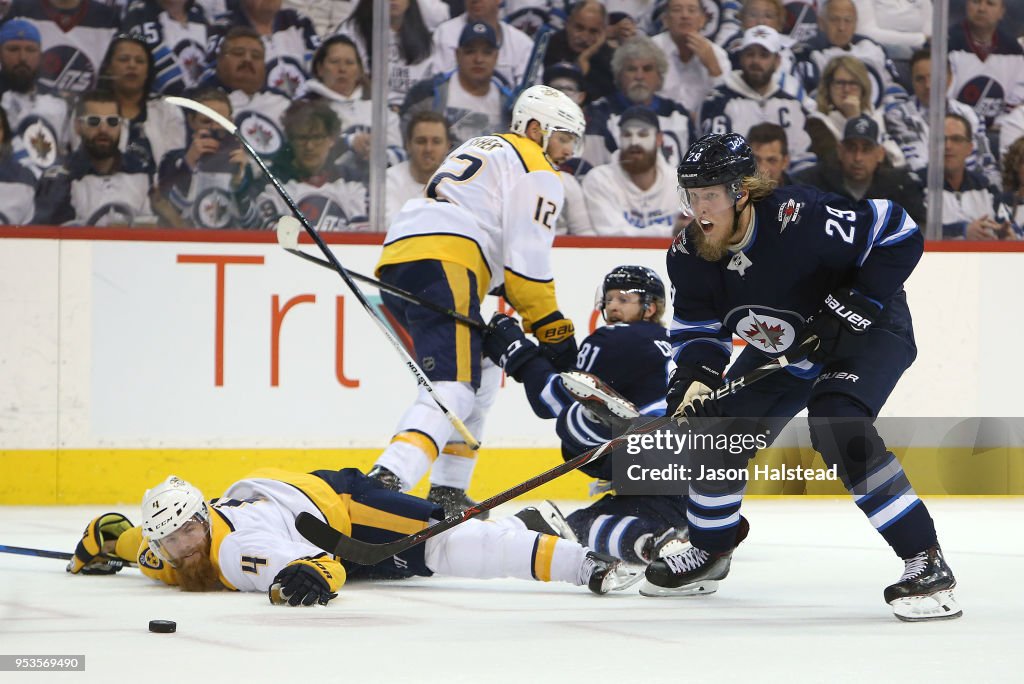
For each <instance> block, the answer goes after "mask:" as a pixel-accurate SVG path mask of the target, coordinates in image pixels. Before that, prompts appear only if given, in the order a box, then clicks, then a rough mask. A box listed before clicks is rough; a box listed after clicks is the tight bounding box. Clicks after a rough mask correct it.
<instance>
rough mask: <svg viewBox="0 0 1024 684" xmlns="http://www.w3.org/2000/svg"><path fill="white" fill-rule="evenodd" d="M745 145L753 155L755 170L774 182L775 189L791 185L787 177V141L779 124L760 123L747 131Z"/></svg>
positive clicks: (790, 179)
mask: <svg viewBox="0 0 1024 684" xmlns="http://www.w3.org/2000/svg"><path fill="white" fill-rule="evenodd" d="M746 137H747V144H748V145H750V150H751V152H753V153H754V160H755V161H756V162H757V170H758V171H760V172H761V173H763V174H764V175H766V176H768V177H769V178H771V179H772V180H773V181H775V184H776V186H777V187H781V186H785V185H792V184H793V179H792V178H791V177H790V175H789V171H787V169H788V168H789V139H788V138H787V137H786V129H785V128H783V127H782V126H780V125H779V124H774V123H760V124H757V125H756V126H751V128H750V130H749V131H747V136H746Z"/></svg>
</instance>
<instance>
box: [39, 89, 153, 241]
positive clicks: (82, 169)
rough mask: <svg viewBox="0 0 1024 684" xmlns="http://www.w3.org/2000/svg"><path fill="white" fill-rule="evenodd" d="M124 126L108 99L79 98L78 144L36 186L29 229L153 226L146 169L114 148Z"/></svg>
mask: <svg viewBox="0 0 1024 684" xmlns="http://www.w3.org/2000/svg"><path fill="white" fill-rule="evenodd" d="M123 125H124V123H123V121H122V119H121V113H120V110H119V108H118V104H117V99H116V98H115V97H114V96H113V95H111V94H110V93H107V92H105V91H102V90H94V91H90V92H88V93H83V94H82V95H81V96H80V97H79V98H78V103H77V104H76V105H75V134H76V135H77V136H78V138H79V139H80V140H81V141H82V142H81V144H80V145H79V147H78V149H77V150H75V151H74V152H73V153H72V154H71V155H70V156H69V157H68V158H67V160H65V162H64V163H63V164H58V165H56V166H53V167H51V168H49V169H47V171H46V173H44V174H43V177H42V178H41V179H40V180H39V187H38V189H37V190H36V212H35V217H34V218H33V223H37V224H41V225H51V226H53V225H61V224H68V225H77V226H130V225H132V224H134V223H136V222H139V221H152V220H153V216H152V214H153V212H152V208H151V206H150V202H149V195H150V187H151V184H152V178H151V175H150V173H149V172H148V171H147V169H146V164H145V162H144V161H143V160H142V159H140V158H139V157H136V156H135V155H134V154H132V153H131V152H127V153H122V152H121V151H120V150H119V149H118V148H117V141H118V139H119V138H120V136H121V127H122V126H123Z"/></svg>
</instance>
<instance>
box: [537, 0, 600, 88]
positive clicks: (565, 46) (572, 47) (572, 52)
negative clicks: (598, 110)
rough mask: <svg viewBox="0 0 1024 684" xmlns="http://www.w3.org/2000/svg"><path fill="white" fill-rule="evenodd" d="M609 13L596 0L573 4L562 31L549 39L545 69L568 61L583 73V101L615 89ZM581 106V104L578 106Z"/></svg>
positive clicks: (584, 0)
mask: <svg viewBox="0 0 1024 684" xmlns="http://www.w3.org/2000/svg"><path fill="white" fill-rule="evenodd" d="M607 30H608V12H607V10H606V9H605V6H604V5H603V4H602V3H600V2H598V1H597V0H583V1H582V2H578V3H576V4H575V5H573V7H572V10H571V11H570V12H569V16H568V18H567V19H566V22H565V28H564V29H562V30H561V31H557V32H556V33H554V34H553V35H552V36H551V41H550V42H549V43H548V49H547V52H545V53H544V68H545V69H547V68H549V67H551V66H553V65H555V64H558V63H560V62H570V63H573V64H575V65H576V66H577V67H579V69H580V72H581V73H582V74H583V80H584V87H585V92H586V98H585V101H586V102H593V101H594V100H596V99H598V98H600V97H605V96H606V95H611V94H612V92H613V91H614V90H615V79H614V78H613V76H612V53H613V52H614V50H613V48H612V47H611V46H610V45H608V41H607V35H608V34H607ZM578 104H580V106H581V107H582V106H583V104H584V103H578Z"/></svg>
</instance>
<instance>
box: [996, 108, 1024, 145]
mask: <svg viewBox="0 0 1024 684" xmlns="http://www.w3.org/2000/svg"><path fill="white" fill-rule="evenodd" d="M1021 138H1024V104H1019V105H1017V106H1016V107H1015V108H1014V109H1013V111H1011V112H1010V113H1009V114H1007V115H1006V116H1004V117H1003V121H1002V125H1001V126H1000V127H999V155H1000V157H1002V155H1005V154H1006V151H1007V150H1009V149H1010V146H1011V145H1013V143H1015V142H1017V141H1018V140H1019V139H1021Z"/></svg>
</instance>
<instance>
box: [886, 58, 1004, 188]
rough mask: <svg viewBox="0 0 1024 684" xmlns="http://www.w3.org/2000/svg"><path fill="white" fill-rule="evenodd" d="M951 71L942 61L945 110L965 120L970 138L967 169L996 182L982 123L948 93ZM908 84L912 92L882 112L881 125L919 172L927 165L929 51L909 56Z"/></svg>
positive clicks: (996, 172) (996, 170) (997, 175)
mask: <svg viewBox="0 0 1024 684" xmlns="http://www.w3.org/2000/svg"><path fill="white" fill-rule="evenodd" d="M952 76H953V72H952V71H951V70H950V68H949V62H948V61H947V62H946V111H947V112H952V113H954V114H959V115H960V116H962V117H964V118H965V119H967V121H968V122H969V123H970V124H971V130H972V132H973V133H972V135H973V137H974V151H973V152H972V153H971V156H970V157H968V158H967V168H968V169H971V170H972V171H980V172H981V173H983V174H984V175H985V177H986V178H987V179H988V180H989V182H990V183H993V184H996V185H999V184H1000V183H1001V182H1002V177H1001V175H1000V173H999V164H998V163H997V162H996V158H995V156H994V155H993V154H992V148H991V145H990V144H989V139H988V133H987V132H986V131H985V125H984V123H982V121H981V120H980V119H979V118H978V115H977V114H975V113H974V109H973V108H972V107H971V106H969V105H966V104H964V103H963V102H960V101H959V100H957V99H956V98H954V97H953V96H952V90H951V89H950V86H952ZM910 83H911V86H912V88H913V95H911V97H910V98H909V99H908V100H907V101H906V102H903V103H901V104H899V105H897V106H895V107H890V108H889V109H888V110H887V111H886V112H885V127H886V130H887V131H888V132H889V135H890V136H891V137H892V139H893V140H894V141H895V142H896V144H897V145H899V146H900V150H901V151H902V152H903V156H904V158H905V159H906V160H907V166H908V167H909V168H910V169H911V170H912V171H914V172H916V173H918V174H921V173H923V172H924V169H925V168H927V166H928V146H929V145H930V144H931V143H930V141H929V139H928V129H929V125H928V103H929V102H930V101H931V96H932V54H931V50H928V49H923V50H918V51H916V52H915V53H914V54H913V55H912V56H911V57H910Z"/></svg>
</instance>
